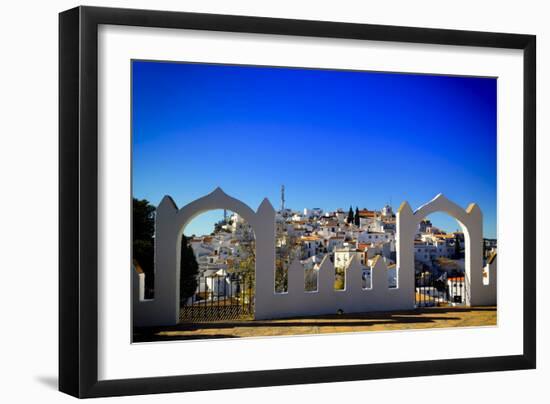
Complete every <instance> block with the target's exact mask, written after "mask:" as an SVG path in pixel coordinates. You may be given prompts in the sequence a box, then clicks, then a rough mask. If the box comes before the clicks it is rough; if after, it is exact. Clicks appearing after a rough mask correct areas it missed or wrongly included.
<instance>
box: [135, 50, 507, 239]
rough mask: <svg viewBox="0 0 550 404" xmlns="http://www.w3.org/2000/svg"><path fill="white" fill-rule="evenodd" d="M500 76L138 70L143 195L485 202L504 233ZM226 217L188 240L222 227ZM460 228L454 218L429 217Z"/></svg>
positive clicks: (488, 221)
mask: <svg viewBox="0 0 550 404" xmlns="http://www.w3.org/2000/svg"><path fill="white" fill-rule="evenodd" d="M496 127H497V124H496V79H494V78H474V77H448V76H431V75H414V74H390V73H375V72H353V71H342V70H314V69H297V68H275V67H253V66H229V65H210V64H189V63H168V62H149V61H134V62H133V63H132V131H133V133H132V135H133V137H132V151H133V194H134V197H137V198H140V199H147V200H149V201H150V202H151V203H153V204H154V205H156V204H158V203H159V202H160V200H161V199H162V197H163V196H164V195H171V196H172V197H173V198H174V200H175V201H176V203H177V205H178V206H179V207H182V206H183V205H185V204H187V203H189V202H191V201H193V200H194V199H196V198H199V197H201V196H203V195H205V194H207V193H209V192H211V191H212V190H213V189H214V188H215V187H217V186H221V187H222V188H223V189H224V191H225V192H227V193H228V194H229V195H231V196H234V197H236V198H238V199H240V200H242V201H243V202H245V203H247V204H248V205H249V206H250V207H252V208H253V209H254V210H255V209H256V208H257V207H258V205H259V204H260V203H261V201H262V199H263V198H264V197H267V198H269V200H270V201H271V203H272V204H273V206H274V207H275V208H277V209H278V208H279V207H280V187H281V185H282V184H284V185H285V188H286V206H287V207H290V208H293V209H297V210H302V209H303V208H304V207H321V208H323V209H325V210H328V209H336V208H339V207H341V208H344V209H346V210H347V209H349V207H350V205H352V206H353V207H354V208H355V207H356V206H358V207H359V208H363V207H366V208H369V209H379V208H381V207H382V206H383V205H384V204H386V203H389V202H393V205H394V208H395V209H397V207H398V206H399V205H400V203H401V202H402V201H404V200H406V201H408V202H409V203H410V204H411V206H412V208H413V209H416V208H417V207H418V206H420V205H422V204H424V203H425V202H427V201H429V200H430V199H432V198H433V197H434V196H435V195H437V194H438V193H440V192H442V193H444V194H445V195H446V196H447V197H448V198H449V199H451V200H453V201H454V202H456V203H458V204H459V205H461V206H463V207H466V206H467V205H468V204H469V203H470V202H476V203H478V204H479V205H480V208H481V210H482V212H483V215H484V235H485V237H496V169H497V167H496V141H497V140H496V136H497V129H496ZM220 218H221V214H220V212H212V213H210V214H208V213H207V214H204V215H201V216H199V217H197V218H196V219H195V220H194V221H193V222H192V223H191V224H190V225H189V226H188V228H187V229H186V231H185V233H186V234H193V233H195V234H202V233H210V232H211V231H212V224H213V222H214V221H215V220H219V219H220ZM430 219H432V222H433V223H434V224H436V225H438V226H440V227H441V228H443V229H445V230H448V231H454V230H456V229H457V223H456V221H455V220H454V219H452V218H450V217H448V216H446V215H444V214H437V215H432V216H430Z"/></svg>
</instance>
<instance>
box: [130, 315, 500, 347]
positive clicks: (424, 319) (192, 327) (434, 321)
mask: <svg viewBox="0 0 550 404" xmlns="http://www.w3.org/2000/svg"><path fill="white" fill-rule="evenodd" d="M474 316H477V317H481V318H483V319H484V320H483V321H484V322H481V321H480V322H479V324H477V323H475V322H474V323H473V324H463V322H464V320H465V319H468V318H469V317H474ZM485 317H487V319H485ZM493 317H494V319H495V320H494V321H493ZM453 323H454V324H453ZM457 324H460V325H462V326H469V325H495V324H496V308H495V307H432V308H419V309H415V310H407V311H394V312H370V313H353V314H330V315H320V316H307V317H293V318H287V319H274V320H227V321H213V322H200V323H199V322H182V323H180V324H178V325H175V326H167V327H146V328H145V327H144V328H136V329H135V330H134V342H145V341H168V340H190V339H218V338H238V337H242V336H244V335H242V334H246V336H252V335H254V331H253V330H254V329H256V330H257V335H258V336H269V335H298V334H304V329H308V331H309V332H308V331H306V332H305V333H306V334H311V333H319V332H320V330H319V329H320V327H330V329H331V330H332V332H342V331H345V332H348V331H354V330H353V328H358V329H357V331H359V330H360V331H368V330H369V329H370V328H374V329H377V330H379V329H381V328H380V327H382V329H388V330H398V329H409V328H436V327H454V326H457ZM460 325H458V326H460ZM285 328H286V329H287V330H286V331H285V330H284V329H285ZM292 328H295V329H296V331H295V332H293V330H292ZM218 331H219V332H218ZM271 331H272V332H271ZM235 334H241V335H235Z"/></svg>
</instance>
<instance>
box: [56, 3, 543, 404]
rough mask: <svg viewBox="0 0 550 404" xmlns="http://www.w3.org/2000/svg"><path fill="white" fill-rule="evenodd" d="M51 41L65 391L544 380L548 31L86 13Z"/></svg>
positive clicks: (72, 15)
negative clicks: (541, 131)
mask: <svg viewBox="0 0 550 404" xmlns="http://www.w3.org/2000/svg"><path fill="white" fill-rule="evenodd" d="M59 30H60V31H59V32H60V35H59V41H60V42H59V46H60V51H59V80H60V87H59V98H60V104H59V114H60V118H59V125H60V129H59V136H60V162H59V164H60V174H59V175H60V177H59V178H60V224H59V225H60V268H59V311H60V313H59V314H60V321H59V347H60V349H59V388H60V390H61V391H63V392H65V393H68V394H70V395H73V396H76V397H102V396H115V395H132V394H148V393H162V392H183V391H195V390H210V389H224V388H242V387H257V386H273V385H285V384H299V383H322V382H334V381H346V380H361V379H378V378H393V377H409V376H426V375H440V374H456V373H467V372H487V371H499V370H513V369H531V368H534V367H535V365H536V359H535V358H536V343H535V334H536V330H535V314H536V313H535V309H536V306H535V301H536V290H535V284H536V282H535V269H536V268H535V256H536V251H535V250H536V247H535V246H536V243H535V235H536V231H535V229H536V217H535V215H536V214H535V120H536V116H535V99H536V85H535V66H536V63H535V52H536V51H535V48H536V40H535V37H534V36H532V35H522V34H505V33H489V32H471V31H456V30H444V29H426V28H411V27H396V26H380V25H367V24H350V23H339V22H326V21H308V20H287V19H273V18H261V17H245V16H228V15H213V14H196V13H180V12H166V11H146V10H126V9H109V8H94V7H78V8H75V9H71V10H68V11H65V12H63V13H61V14H60V17H59ZM497 264H498V266H497Z"/></svg>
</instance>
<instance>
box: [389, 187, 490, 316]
mask: <svg viewBox="0 0 550 404" xmlns="http://www.w3.org/2000/svg"><path fill="white" fill-rule="evenodd" d="M436 212H443V213H447V214H448V215H450V216H452V217H453V218H455V219H456V220H457V221H458V223H459V224H460V226H461V228H462V231H463V232H464V242H465V245H466V248H465V255H464V260H465V274H464V277H465V284H466V304H467V305H470V306H478V305H489V304H495V303H496V302H494V301H492V300H493V299H492V297H491V296H492V295H493V293H492V290H491V289H494V288H495V287H496V284H495V283H496V282H492V283H489V284H487V285H485V284H484V282H483V216H482V213H481V209H479V206H478V205H476V204H475V203H472V204H470V205H469V206H468V207H467V208H466V209H462V208H461V207H460V206H458V205H457V204H455V203H454V202H451V201H450V200H448V199H447V198H446V197H445V196H444V195H443V194H439V195H437V196H436V197H435V198H434V199H432V200H431V201H430V202H428V203H426V204H425V205H422V206H421V207H420V208H418V209H417V210H416V211H414V212H413V211H412V209H411V207H410V205H409V204H408V202H403V203H402V204H401V206H400V207H399V210H398V212H397V277H398V288H405V290H407V291H410V299H411V301H414V293H415V292H414V291H415V285H414V237H415V234H416V232H417V228H418V224H419V223H420V221H421V220H423V219H424V218H425V217H426V216H428V215H430V214H432V213H436Z"/></svg>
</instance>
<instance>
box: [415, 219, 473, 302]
mask: <svg viewBox="0 0 550 404" xmlns="http://www.w3.org/2000/svg"><path fill="white" fill-rule="evenodd" d="M467 238H469V236H468V231H467V229H466V227H465V226H464V224H462V223H461V222H460V221H459V220H458V219H456V218H454V217H453V216H452V215H450V214H448V213H446V212H433V213H430V214H428V215H426V216H425V217H423V218H420V217H419V218H418V221H417V231H416V233H415V236H414V244H413V246H412V248H413V255H414V282H415V285H414V286H415V305H416V306H417V307H433V306H456V305H464V304H465V303H466V293H467V287H466V281H465V279H466V277H465V255H466V248H469V247H468V246H467V243H466V239H467Z"/></svg>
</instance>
